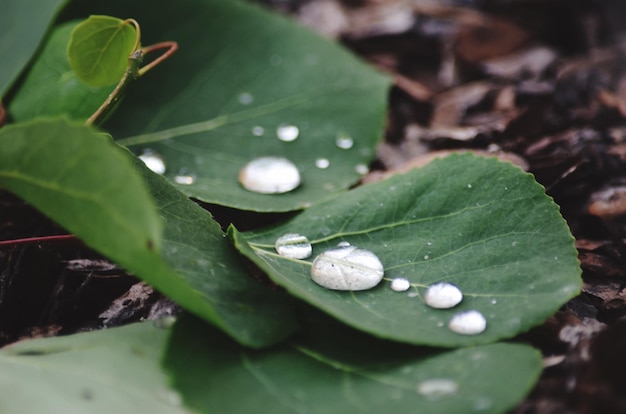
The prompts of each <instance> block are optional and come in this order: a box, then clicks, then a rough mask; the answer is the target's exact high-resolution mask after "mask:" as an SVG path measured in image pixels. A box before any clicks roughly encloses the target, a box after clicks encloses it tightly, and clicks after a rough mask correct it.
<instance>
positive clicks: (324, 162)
mask: <svg viewBox="0 0 626 414" xmlns="http://www.w3.org/2000/svg"><path fill="white" fill-rule="evenodd" d="M315 166H316V167H317V168H319V169H321V170H325V169H326V168H328V167H329V166H330V161H329V160H328V158H318V159H316V160H315Z"/></svg>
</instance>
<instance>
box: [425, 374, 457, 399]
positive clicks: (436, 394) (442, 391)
mask: <svg viewBox="0 0 626 414" xmlns="http://www.w3.org/2000/svg"><path fill="white" fill-rule="evenodd" d="M458 389H459V384H457V382H456V381H454V380H452V379H448V378H433V379H429V380H426V381H422V382H420V383H419V384H417V393H418V394H419V395H421V396H423V397H426V398H428V399H439V398H443V397H447V396H449V395H451V394H454V393H456V392H457V391H458Z"/></svg>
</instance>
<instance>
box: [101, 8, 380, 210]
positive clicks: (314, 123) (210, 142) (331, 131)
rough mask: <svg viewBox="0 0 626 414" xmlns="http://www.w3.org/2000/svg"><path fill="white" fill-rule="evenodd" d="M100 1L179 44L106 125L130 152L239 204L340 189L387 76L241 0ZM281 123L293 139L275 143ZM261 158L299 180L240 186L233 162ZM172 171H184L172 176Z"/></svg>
mask: <svg viewBox="0 0 626 414" xmlns="http://www.w3.org/2000/svg"><path fill="white" fill-rule="evenodd" d="M111 4H113V5H111ZM106 6H107V9H105V10H98V12H107V13H111V14H117V15H128V16H133V17H134V18H136V19H137V20H138V21H139V22H140V23H141V25H142V33H143V38H145V39H153V40H154V41H159V40H163V35H162V33H163V27H167V28H168V31H167V38H168V39H172V40H176V41H177V42H178V44H179V50H178V52H176V55H175V56H173V57H172V59H170V60H169V61H168V62H167V63H166V64H163V65H160V66H159V67H158V68H157V69H156V70H154V71H152V72H151V73H150V75H149V76H147V77H145V78H142V80H141V82H137V83H136V85H135V86H134V87H133V91H132V93H131V94H129V95H128V96H127V97H126V99H125V101H124V102H123V103H122V106H121V107H120V111H123V112H124V116H123V117H113V118H112V119H111V122H110V123H109V124H108V125H107V128H108V129H109V130H111V131H113V134H114V135H115V136H116V137H127V138H124V139H121V140H119V143H121V144H123V145H127V146H129V147H130V148H131V149H132V150H133V151H134V152H135V153H140V152H141V151H142V150H144V149H152V150H154V151H156V152H158V153H160V154H161V155H162V156H163V158H164V159H165V160H166V162H167V165H168V172H166V176H167V177H168V179H169V180H170V181H171V182H172V183H173V185H174V186H176V187H177V188H178V189H179V190H180V191H182V192H184V193H185V194H187V195H189V196H193V197H195V198H198V199H201V200H204V201H207V202H210V203H216V204H223V205H227V206H232V207H236V208H239V209H246V210H256V211H288V210H294V209H301V208H303V207H306V206H308V205H311V204H314V203H318V202H320V201H322V200H323V199H326V198H328V197H329V196H331V195H332V194H334V193H337V192H341V191H343V190H345V189H347V188H348V187H349V186H350V185H352V184H354V183H355V182H356V181H357V180H358V179H359V177H360V174H359V172H357V169H359V170H361V169H362V168H364V167H365V166H366V165H367V164H368V163H369V162H370V161H371V159H372V157H373V155H374V147H375V145H376V143H377V142H378V140H379V138H380V137H381V136H382V127H383V121H384V115H385V104H386V94H387V86H388V84H389V81H388V79H387V78H385V77H383V76H381V75H380V74H378V73H376V72H375V71H373V70H372V69H370V68H369V67H367V66H366V65H364V64H362V63H361V62H359V61H358V60H357V59H355V58H354V57H353V56H351V55H350V54H349V53H347V52H346V51H345V50H343V49H341V48H340V47H339V46H337V45H336V44H334V43H332V42H329V41H327V40H324V39H321V38H319V37H317V36H315V35H313V34H312V33H310V32H308V31H307V30H305V29H303V28H301V27H298V26H297V25H295V24H294V23H292V22H289V21H287V20H286V19H285V18H284V17H280V16H277V15H275V14H270V13H268V12H266V11H263V10H262V9H260V8H258V7H257V6H255V5H250V4H245V3H242V2H239V1H232V0H215V1H201V0H183V1H179V2H177V3H176V8H177V12H176V13H175V14H172V13H169V12H168V11H167V10H166V9H163V8H159V7H154V6H153V3H152V2H150V1H147V0H140V1H134V2H131V3H129V2H123V3H121V2H108V3H107V4H106ZM94 7H96V6H94ZM98 7H103V6H98ZM233 22H237V24H234V23H233ZM281 126H293V127H296V128H297V138H296V139H295V140H294V141H291V142H283V141H280V140H279V139H278V137H277V130H278V128H280V127H281ZM290 131H292V132H293V131H295V130H294V129H293V128H292V129H291V130H290ZM287 135H289V134H287ZM292 136H293V135H292ZM287 138H289V137H287ZM342 138H344V140H343V141H341V139H342ZM348 138H349V139H348ZM338 139H339V140H340V143H341V145H342V146H343V147H345V149H342V148H340V147H338V145H337V140H338ZM350 140H351V141H350ZM260 156H281V157H286V158H287V159H289V160H291V161H292V162H293V163H295V164H296V166H297V167H298V169H299V170H300V174H301V176H302V184H301V185H300V187H298V188H296V189H295V190H294V191H291V192H289V193H286V194H281V195H267V194H258V193H254V192H250V191H247V190H245V189H244V188H242V187H241V185H239V183H238V174H239V171H240V169H241V168H242V167H243V166H244V165H246V164H247V163H248V162H249V161H251V160H252V159H254V158H256V157H260ZM318 159H320V160H321V159H326V160H328V161H329V165H328V167H327V168H325V169H321V168H318V167H316V161H317V160H318ZM320 165H323V164H320ZM357 167H359V168H357ZM181 172H182V174H181ZM179 175H191V176H193V177H194V179H193V180H182V181H183V182H182V183H179V181H181V180H177V179H176V177H177V176H179Z"/></svg>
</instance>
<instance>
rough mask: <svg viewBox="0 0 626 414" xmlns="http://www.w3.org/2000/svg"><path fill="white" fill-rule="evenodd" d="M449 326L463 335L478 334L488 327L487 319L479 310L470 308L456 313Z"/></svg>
mask: <svg viewBox="0 0 626 414" xmlns="http://www.w3.org/2000/svg"><path fill="white" fill-rule="evenodd" d="M448 328H450V330H451V331H453V332H456V333H458V334H461V335H477V334H479V333H482V332H484V330H485V329H486V328H487V320H486V319H485V317H484V316H483V314H482V313H480V312H478V311H477V310H468V311H464V312H460V313H457V314H456V315H454V316H453V317H452V318H451V319H450V322H448Z"/></svg>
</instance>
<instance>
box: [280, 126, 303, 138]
mask: <svg viewBox="0 0 626 414" xmlns="http://www.w3.org/2000/svg"><path fill="white" fill-rule="evenodd" d="M298 135H300V130H299V129H298V127H297V126H295V125H287V124H282V125H279V126H278V128H276V136H277V137H278V139H279V140H281V141H283V142H292V141H295V140H296V139H297V138H298Z"/></svg>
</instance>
